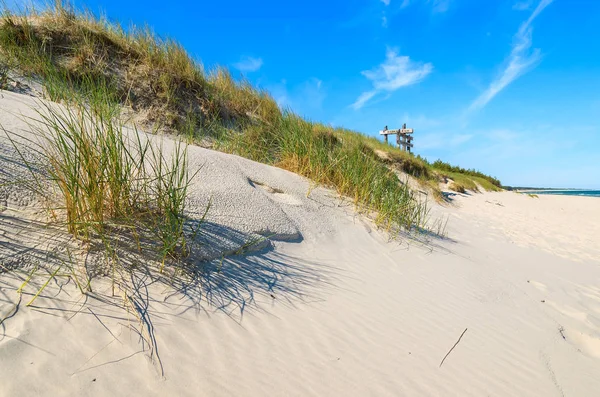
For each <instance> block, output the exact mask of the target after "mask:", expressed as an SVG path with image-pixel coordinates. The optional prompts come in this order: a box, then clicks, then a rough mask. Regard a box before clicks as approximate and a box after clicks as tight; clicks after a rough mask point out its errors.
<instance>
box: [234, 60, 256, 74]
mask: <svg viewBox="0 0 600 397" xmlns="http://www.w3.org/2000/svg"><path fill="white" fill-rule="evenodd" d="M262 65H263V60H262V58H253V57H242V59H241V60H240V61H239V62H236V63H234V64H233V67H234V68H236V69H237V70H239V71H240V72H256V71H257V70H259V69H260V68H261V67H262Z"/></svg>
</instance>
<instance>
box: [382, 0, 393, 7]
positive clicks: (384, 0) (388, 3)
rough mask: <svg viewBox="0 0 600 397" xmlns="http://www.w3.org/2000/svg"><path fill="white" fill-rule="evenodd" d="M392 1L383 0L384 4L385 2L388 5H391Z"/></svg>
mask: <svg viewBox="0 0 600 397" xmlns="http://www.w3.org/2000/svg"><path fill="white" fill-rule="evenodd" d="M390 1H391V0H381V2H382V3H383V4H385V5H386V6H389V5H390Z"/></svg>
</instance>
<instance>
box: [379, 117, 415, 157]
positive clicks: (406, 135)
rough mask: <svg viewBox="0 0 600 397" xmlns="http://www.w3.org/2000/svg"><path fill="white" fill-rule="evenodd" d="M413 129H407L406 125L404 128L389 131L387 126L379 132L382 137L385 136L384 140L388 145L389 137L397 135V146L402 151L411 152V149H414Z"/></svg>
mask: <svg viewBox="0 0 600 397" xmlns="http://www.w3.org/2000/svg"><path fill="white" fill-rule="evenodd" d="M413 132H414V131H413V129H412V128H406V123H404V124H403V125H402V128H400V129H397V130H388V127H387V125H386V126H385V127H384V128H383V130H382V131H379V134H380V135H383V137H384V138H383V139H384V140H385V143H388V135H396V145H397V146H398V147H399V148H401V149H402V150H405V151H408V152H409V153H410V152H411V148H412V147H413V144H412V139H413V137H412V136H411V134H412V133H413Z"/></svg>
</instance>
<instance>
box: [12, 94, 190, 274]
mask: <svg viewBox="0 0 600 397" xmlns="http://www.w3.org/2000/svg"><path fill="white" fill-rule="evenodd" d="M87 99H88V100H87V101H86V102H83V98H79V100H80V101H81V102H74V101H72V102H71V104H70V105H69V106H68V107H62V106H59V105H55V104H51V103H45V102H40V106H41V108H40V109H39V110H37V115H36V116H35V117H33V118H31V119H28V120H26V121H27V122H28V124H29V128H30V130H31V131H32V133H33V134H34V136H35V137H36V138H34V139H29V138H26V137H23V136H21V135H17V134H16V133H15V132H9V131H4V133H5V135H6V137H7V138H8V139H9V140H10V141H11V142H12V144H13V146H14V148H15V149H16V152H17V153H18V154H19V155H20V158H21V161H22V162H23V164H24V165H25V166H26V169H27V170H28V172H29V173H30V176H31V178H28V181H27V182H23V183H22V185H24V186H26V187H29V188H30V189H31V190H32V191H33V192H34V193H35V194H36V195H37V196H39V197H42V198H43V199H44V200H43V201H44V202H45V203H46V206H47V210H48V212H49V214H51V217H52V218H53V219H54V223H55V224H57V225H64V226H65V228H66V229H67V231H68V232H69V233H70V234H72V235H73V236H74V237H75V238H76V239H78V240H81V241H83V242H85V243H88V244H92V243H93V242H94V241H97V242H100V243H101V244H102V245H103V246H104V251H105V254H106V255H107V256H108V259H109V260H110V262H111V263H112V266H113V269H112V271H113V274H114V273H115V271H116V269H115V267H116V266H120V265H119V257H118V254H117V250H116V248H115V244H118V243H117V242H118V241H120V240H122V241H130V242H133V247H127V248H128V249H137V250H139V251H141V250H142V245H143V244H142V239H148V238H150V239H151V241H152V243H151V244H146V245H145V246H146V247H149V248H151V249H152V251H153V253H157V254H158V255H159V260H160V261H162V267H161V269H160V270H161V271H162V269H163V267H164V265H165V262H166V261H167V260H175V261H177V260H179V259H180V258H183V257H185V256H186V255H187V254H188V252H189V251H188V244H189V243H188V241H190V240H193V237H194V236H193V235H191V234H190V233H189V231H188V233H186V231H185V230H184V225H185V222H186V216H185V206H186V197H187V189H188V186H189V184H190V182H191V180H192V178H193V177H194V176H195V174H194V173H190V170H189V167H188V164H187V162H188V161H187V147H186V146H184V144H182V143H176V144H175V147H174V148H173V150H171V151H170V152H168V153H167V152H165V150H164V149H163V147H162V144H161V143H157V142H155V141H154V140H153V139H151V138H148V137H147V136H145V135H144V134H141V133H138V131H137V130H135V129H133V130H127V129H126V128H125V127H124V126H123V125H122V124H121V123H120V122H119V120H118V118H117V117H116V113H115V110H114V107H113V106H112V104H111V102H110V101H107V102H105V103H104V104H102V103H101V102H100V98H95V99H94V100H96V101H97V102H92V101H91V98H87ZM90 104H92V105H90ZM155 139H158V138H155ZM192 234H193V233H192ZM123 237H125V238H123Z"/></svg>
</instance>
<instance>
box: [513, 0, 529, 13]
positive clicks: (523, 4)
mask: <svg viewBox="0 0 600 397" xmlns="http://www.w3.org/2000/svg"><path fill="white" fill-rule="evenodd" d="M531 6H533V0H525V1H517V2H516V3H515V4H513V7H512V8H513V10H518V11H525V10H529V9H531Z"/></svg>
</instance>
